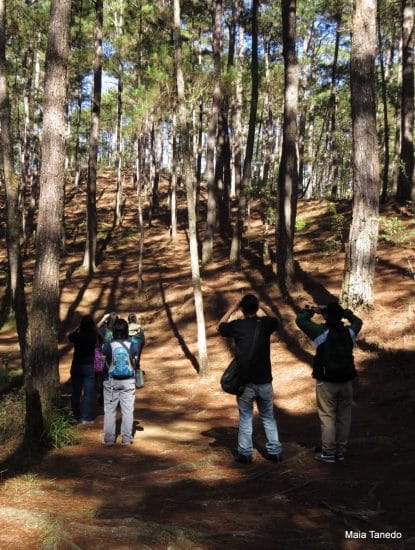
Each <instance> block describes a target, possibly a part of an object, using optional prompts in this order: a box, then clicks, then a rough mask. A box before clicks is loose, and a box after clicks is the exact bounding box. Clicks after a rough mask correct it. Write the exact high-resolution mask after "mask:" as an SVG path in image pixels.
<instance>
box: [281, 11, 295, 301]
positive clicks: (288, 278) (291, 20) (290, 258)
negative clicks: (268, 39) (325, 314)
mask: <svg viewBox="0 0 415 550" xmlns="http://www.w3.org/2000/svg"><path fill="white" fill-rule="evenodd" d="M281 6H282V27H283V31H282V33H283V53H284V73H285V78H284V123H283V141H282V151H281V161H280V168H279V178H278V180H279V181H278V183H279V193H278V202H279V204H278V220H277V276H278V283H279V285H280V288H281V289H282V290H283V291H284V292H285V291H286V290H289V289H290V287H291V286H292V285H293V283H294V277H295V270H294V228H295V216H296V209H297V193H298V159H297V105H298V68H297V58H296V53H295V41H296V20H295V19H296V0H282V2H281Z"/></svg>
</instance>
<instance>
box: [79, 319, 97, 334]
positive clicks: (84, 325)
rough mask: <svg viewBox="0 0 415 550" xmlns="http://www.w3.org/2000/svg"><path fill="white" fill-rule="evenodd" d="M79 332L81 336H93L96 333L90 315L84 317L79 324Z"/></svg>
mask: <svg viewBox="0 0 415 550" xmlns="http://www.w3.org/2000/svg"><path fill="white" fill-rule="evenodd" d="M79 332H82V333H83V334H88V333H89V334H93V333H96V332H97V327H96V325H95V321H94V318H93V317H92V315H84V316H83V317H82V319H81V322H80V323H79Z"/></svg>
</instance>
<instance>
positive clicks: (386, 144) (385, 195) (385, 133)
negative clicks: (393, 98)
mask: <svg viewBox="0 0 415 550" xmlns="http://www.w3.org/2000/svg"><path fill="white" fill-rule="evenodd" d="M376 19H377V33H378V50H379V60H380V77H381V83H382V107H383V168H382V193H381V199H380V200H381V202H382V203H383V202H386V199H387V198H388V182H389V134H390V132H389V118H388V90H387V80H386V71H385V62H384V57H383V56H384V47H383V38H382V28H381V14H380V6H379V1H378V6H377V13H376Z"/></svg>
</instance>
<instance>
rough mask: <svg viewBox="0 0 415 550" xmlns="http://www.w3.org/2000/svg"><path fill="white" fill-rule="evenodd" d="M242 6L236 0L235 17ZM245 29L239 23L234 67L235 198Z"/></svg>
mask: <svg viewBox="0 0 415 550" xmlns="http://www.w3.org/2000/svg"><path fill="white" fill-rule="evenodd" d="M241 11H242V7H241V6H240V3H239V1H238V0H237V12H236V14H235V17H238V16H239V15H241ZM244 44H245V29H244V27H243V24H242V23H240V24H239V29H238V41H237V48H236V56H235V58H236V59H235V60H236V68H235V73H236V76H235V98H234V105H233V111H234V134H233V140H232V153H233V177H232V185H231V197H232V198H235V197H236V196H237V195H239V193H240V189H241V180H242V147H243V130H242V68H243V60H244V55H245V47H244Z"/></svg>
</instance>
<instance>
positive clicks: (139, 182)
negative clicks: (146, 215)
mask: <svg viewBox="0 0 415 550" xmlns="http://www.w3.org/2000/svg"><path fill="white" fill-rule="evenodd" d="M136 151H137V157H136V162H135V174H136V181H137V210H138V228H139V230H140V248H139V253H138V279H137V286H138V292H139V293H140V292H141V291H142V290H143V289H144V282H143V255H144V219H143V206H142V191H143V181H142V177H141V173H140V140H139V139H137V142H136Z"/></svg>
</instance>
